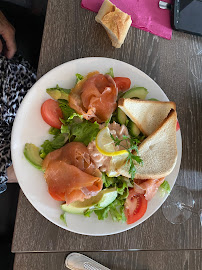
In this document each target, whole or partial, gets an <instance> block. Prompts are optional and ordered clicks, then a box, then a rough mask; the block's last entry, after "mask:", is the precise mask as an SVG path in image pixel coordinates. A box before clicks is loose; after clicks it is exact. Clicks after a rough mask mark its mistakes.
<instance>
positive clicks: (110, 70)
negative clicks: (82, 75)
mask: <svg viewBox="0 0 202 270" xmlns="http://www.w3.org/2000/svg"><path fill="white" fill-rule="evenodd" d="M106 74H107V75H110V76H111V77H112V78H114V70H113V68H110V69H109V72H107V73H106Z"/></svg>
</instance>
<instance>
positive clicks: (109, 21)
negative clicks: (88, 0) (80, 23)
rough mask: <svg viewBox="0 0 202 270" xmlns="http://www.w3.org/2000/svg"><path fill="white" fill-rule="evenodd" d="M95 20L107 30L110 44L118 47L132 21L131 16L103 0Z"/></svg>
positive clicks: (107, 0)
mask: <svg viewBox="0 0 202 270" xmlns="http://www.w3.org/2000/svg"><path fill="white" fill-rule="evenodd" d="M95 20H96V21H97V22H98V23H100V24H101V25H102V26H103V27H104V28H105V30H106V31H107V34H108V36H109V38H110V39H111V41H112V46H114V47H115V48H120V47H121V45H122V44H123V42H124V40H125V37H126V35H127V33H128V30H129V28H130V25H131V23H132V20H131V16H130V15H128V14H127V13H125V12H123V11H121V10H120V9H119V8H117V7H116V6H115V5H113V4H112V3H111V2H110V1H109V0H105V1H104V2H103V4H102V6H101V8H100V10H99V12H98V14H97V16H96V17H95Z"/></svg>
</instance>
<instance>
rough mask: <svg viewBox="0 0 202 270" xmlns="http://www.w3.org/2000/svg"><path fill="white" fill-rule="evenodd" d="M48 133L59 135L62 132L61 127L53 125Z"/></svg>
mask: <svg viewBox="0 0 202 270" xmlns="http://www.w3.org/2000/svg"><path fill="white" fill-rule="evenodd" d="M48 133H49V134H51V135H58V134H60V129H58V128H54V127H51V128H50V129H49V131H48Z"/></svg>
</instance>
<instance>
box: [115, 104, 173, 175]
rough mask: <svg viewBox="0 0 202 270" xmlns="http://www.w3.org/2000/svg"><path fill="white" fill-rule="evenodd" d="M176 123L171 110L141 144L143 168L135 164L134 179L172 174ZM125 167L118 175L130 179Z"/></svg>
mask: <svg viewBox="0 0 202 270" xmlns="http://www.w3.org/2000/svg"><path fill="white" fill-rule="evenodd" d="M176 123H177V113H176V111H174V110H173V109H172V110H171V112H170V113H169V115H168V116H167V118H166V119H165V120H164V121H163V123H162V124H161V126H160V127H159V128H158V129H157V130H156V131H155V132H153V133H152V134H151V135H150V136H148V137H147V138H146V139H145V140H144V141H143V142H142V143H141V145H140V146H139V156H140V157H141V158H142V160H143V166H141V165H139V164H135V167H136V170H137V173H136V175H135V179H159V178H162V177H166V176H167V175H169V174H170V173H171V172H172V170H173V168H174V166H175V164H176V161H177V143H176ZM127 167H128V166H127V165H124V166H123V167H122V168H120V169H119V173H120V174H121V175H124V176H126V177H130V174H129V173H128V171H129V168H127Z"/></svg>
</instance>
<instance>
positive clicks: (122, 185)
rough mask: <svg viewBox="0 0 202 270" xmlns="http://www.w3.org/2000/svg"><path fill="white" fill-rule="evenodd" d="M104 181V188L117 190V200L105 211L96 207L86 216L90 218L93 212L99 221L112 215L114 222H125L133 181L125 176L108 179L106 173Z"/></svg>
mask: <svg viewBox="0 0 202 270" xmlns="http://www.w3.org/2000/svg"><path fill="white" fill-rule="evenodd" d="M102 180H103V187H104V188H108V187H115V188H116V190H117V193H118V196H117V198H116V199H115V200H114V201H113V202H112V203H111V204H110V205H108V206H107V207H105V208H103V209H99V208H96V207H95V209H94V210H90V209H88V210H87V211H85V213H84V215H85V216H87V217H89V216H90V215H91V214H92V213H93V212H95V214H96V215H97V216H98V219H99V220H104V219H106V218H107V217H108V216H109V215H110V216H111V217H112V219H113V221H121V222H125V221H126V217H125V214H124V204H125V200H126V198H127V197H128V194H129V187H133V184H132V183H131V180H130V179H128V178H126V177H123V176H118V177H108V176H107V175H106V174H105V173H103V174H102Z"/></svg>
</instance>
